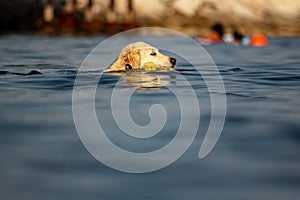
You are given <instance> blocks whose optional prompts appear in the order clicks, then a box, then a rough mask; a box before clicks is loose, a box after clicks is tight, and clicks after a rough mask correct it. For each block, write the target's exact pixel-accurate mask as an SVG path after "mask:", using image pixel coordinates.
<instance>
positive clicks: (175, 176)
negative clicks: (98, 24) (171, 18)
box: [0, 35, 300, 200]
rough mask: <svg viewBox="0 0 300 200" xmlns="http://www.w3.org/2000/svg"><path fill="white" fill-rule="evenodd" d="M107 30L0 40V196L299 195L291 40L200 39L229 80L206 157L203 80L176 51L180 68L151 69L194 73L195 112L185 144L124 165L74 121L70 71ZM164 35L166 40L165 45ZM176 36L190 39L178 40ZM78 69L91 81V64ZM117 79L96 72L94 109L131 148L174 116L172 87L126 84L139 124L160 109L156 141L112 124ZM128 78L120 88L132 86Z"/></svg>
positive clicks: (298, 62)
mask: <svg viewBox="0 0 300 200" xmlns="http://www.w3.org/2000/svg"><path fill="white" fill-rule="evenodd" d="M103 39H105V37H93V38H85V37H82V38H80V37H79V38H64V37H54V38H47V37H33V36H19V35H12V36H2V37H1V38H0V66H1V68H0V92H1V98H0V109H1V114H0V130H1V133H0V134H1V140H0V149H1V151H0V158H1V164H0V188H1V189H0V196H1V199H45V200H47V199H72V200H76V199H222V200H224V199H249V200H253V199H263V200H265V199H272V200H274V199H297V197H298V196H299V195H300V192H299V187H300V168H299V166H300V156H299V150H300V145H299V143H300V136H299V134H300V123H299V121H300V90H299V85H300V70H299V67H300V57H299V46H300V40H299V39H271V40H270V45H269V46H268V47H264V48H250V47H237V46H231V45H216V46H209V47H206V50H207V51H208V52H209V54H210V55H211V56H212V58H213V59H214V61H215V62H216V64H217V66H218V68H219V70H220V72H221V74H222V78H223V80H224V83H225V88H226V94H227V95H226V96H227V116H226V121H225V126H224V129H223V132H222V135H221V137H220V140H219V141H218V143H217V145H216V146H215V148H214V149H213V151H212V152H211V153H210V154H209V155H208V156H207V157H206V158H204V159H202V160H200V159H198V157H197V155H198V151H199V148H200V146H201V143H202V141H203V133H205V130H206V129H207V125H208V122H209V119H210V115H211V113H210V100H209V95H208V91H207V88H206V86H205V83H204V82H203V80H202V78H201V77H200V76H199V75H198V74H197V73H196V71H195V70H193V67H191V66H189V64H188V63H186V62H184V61H183V60H179V62H178V64H177V66H176V69H177V70H178V72H165V73H163V74H158V75H157V74H156V75H157V76H161V77H162V79H163V80H164V81H167V83H168V84H171V85H172V84H173V85H178V88H179V90H180V91H182V92H185V91H186V88H185V87H183V86H180V83H181V80H180V79H179V78H178V77H179V76H178V75H176V73H180V74H182V75H184V76H185V77H186V78H187V79H188V80H189V81H190V83H191V84H192V87H193V88H194V89H195V91H196V94H197V97H198V99H199V105H200V109H201V122H200V128H199V131H198V134H197V137H196V139H195V140H194V142H193V144H192V146H191V147H190V148H189V149H188V151H187V152H185V153H184V154H183V156H182V157H181V158H180V159H179V160H177V161H176V162H175V163H173V164H171V165H170V166H169V167H167V168H164V169H162V170H159V171H156V172H152V173H148V174H127V173H122V172H118V171H116V170H113V169H111V168H109V167H107V166H105V165H103V164H101V163H100V162H98V161H97V160H96V159H95V158H94V157H93V156H92V155H91V154H89V153H88V151H87V150H86V149H85V147H84V146H83V144H82V143H81V141H80V139H79V136H78V134H77V132H76V129H75V125H74V121H73V116H72V89H73V84H74V80H75V78H76V74H77V70H78V67H79V66H80V64H81V62H82V60H83V59H84V58H85V56H86V55H87V54H88V53H89V52H90V51H91V49H92V48H93V47H94V46H96V45H97V44H98V43H99V42H100V41H102V40H103ZM148 39H149V38H148ZM150 39H152V40H155V37H153V38H150ZM170 44H171V43H168V42H166V48H168V45H170ZM172 44H174V41H173V43H172ZM179 46H180V48H186V50H187V51H188V50H189V48H190V47H189V46H188V45H187V44H185V43H181V44H179ZM169 47H170V48H171V46H169ZM108 54H109V52H108ZM191 54H192V56H194V57H197V56H198V55H196V54H195V55H193V52H191ZM199 64H201V61H199ZM86 75H87V77H88V79H94V78H96V77H97V76H98V72H91V71H90V72H86ZM211 76H212V77H213V75H211ZM119 79H120V77H119V76H114V75H111V74H109V75H105V76H103V77H102V79H101V81H100V83H99V85H98V89H97V94H96V97H97V98H96V109H97V111H99V113H97V114H98V118H99V119H100V120H102V125H103V127H104V128H105V129H106V130H109V131H110V132H111V135H109V137H110V139H111V140H112V141H114V142H115V143H117V144H118V145H120V146H121V147H122V148H125V149H128V150H131V151H137V152H147V151H153V150H155V149H157V148H160V147H162V146H164V145H165V144H167V143H168V141H169V140H170V139H171V138H172V137H173V136H174V134H173V133H174V131H176V129H177V128H178V121H179V120H180V118H179V117H178V116H180V115H178V113H179V110H178V102H177V101H176V99H175V100H174V96H172V93H170V92H169V91H168V89H167V88H166V87H147V86H145V87H143V88H142V89H140V90H138V91H137V92H136V93H135V94H134V98H133V100H132V102H131V104H130V105H131V112H132V113H131V114H132V117H133V120H135V121H136V123H138V124H140V125H146V124H147V123H149V117H148V115H147V112H148V108H149V106H150V105H151V104H153V103H162V104H163V105H164V106H165V107H166V111H167V112H168V119H167V122H166V127H164V129H163V132H162V133H159V134H160V135H158V137H157V138H155V139H148V140H146V141H137V140H133V139H128V138H126V137H125V136H124V135H122V134H121V131H120V130H119V129H118V128H116V127H115V123H114V122H113V120H112V114H111V112H110V107H109V104H108V102H109V101H108V100H109V98H110V94H111V91H112V88H113V87H114V85H115V83H116V81H118V80H119ZM124 79H125V77H121V80H123V85H122V87H124V88H125V89H126V88H130V87H133V85H132V84H133V83H132V82H130V81H129V82H126V81H125V80H124ZM83 84H86V85H87V86H88V83H83ZM172 122H173V123H172ZM172 134H173V135H172ZM124 140H125V141H124ZM127 142H128V143H127Z"/></svg>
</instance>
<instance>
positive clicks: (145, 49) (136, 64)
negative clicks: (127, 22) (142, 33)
mask: <svg viewBox="0 0 300 200" xmlns="http://www.w3.org/2000/svg"><path fill="white" fill-rule="evenodd" d="M146 63H154V64H155V65H157V66H161V67H164V68H174V66H175V64H176V59H175V58H172V57H169V56H166V55H163V54H162V53H160V52H159V50H158V49H157V48H155V47H152V46H151V45H149V44H146V43H144V42H136V43H132V44H129V45H128V46H126V47H125V48H124V49H123V50H122V52H121V54H120V56H119V58H118V60H117V61H116V62H115V63H114V64H113V65H112V66H111V67H110V68H109V69H108V70H107V71H122V70H129V69H139V68H143V67H144V66H145V64H146Z"/></svg>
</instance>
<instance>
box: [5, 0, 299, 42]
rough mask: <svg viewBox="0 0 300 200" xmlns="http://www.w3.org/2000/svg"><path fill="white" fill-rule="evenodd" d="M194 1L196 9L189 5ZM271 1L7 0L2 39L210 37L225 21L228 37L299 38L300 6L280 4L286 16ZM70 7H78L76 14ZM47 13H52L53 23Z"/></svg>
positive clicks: (273, 0) (286, 3)
mask: <svg viewBox="0 0 300 200" xmlns="http://www.w3.org/2000/svg"><path fill="white" fill-rule="evenodd" d="M275 1H276V0H271V1H270V2H275ZM76 2H77V3H78V2H81V3H82V2H85V3H86V5H83V6H82V8H79V9H78V6H77V5H75V3H76ZM191 2H193V5H191V7H188V6H187V5H188V3H191ZM266 2H267V1H265V0H254V1H253V2H252V3H251V2H249V1H248V2H247V1H244V0H240V1H235V0H228V1H226V2H220V1H215V0H206V1H204V0H198V1H197V0H195V1H189V0H186V1H182V0H177V1H172V0H171V1H165V0H153V2H152V4H153V5H154V8H152V10H151V8H150V7H151V6H148V7H147V9H148V10H141V9H142V8H143V5H142V3H143V1H134V0H131V1H130V0H129V1H127V0H119V1H113V0H101V1H100V0H77V1H73V0H56V1H48V0H2V1H1V2H0V26H1V27H2V28H1V29H0V35H5V34H12V33H30V34H39V35H48V36H57V35H67V36H77V35H79V36H82V35H101V34H108V35H110V34H116V33H119V32H122V31H125V30H128V29H132V28H139V27H164V28H170V29H173V30H177V31H179V32H182V33H185V34H187V35H193V36H205V35H207V34H208V32H209V29H210V27H211V26H212V25H213V24H215V23H221V24H223V25H224V29H225V33H232V32H233V31H234V30H235V29H242V30H243V31H244V33H245V35H253V34H257V33H262V34H264V35H266V36H269V37H299V36H300V29H299V27H300V20H299V19H300V12H299V7H300V3H296V5H294V6H293V5H289V4H288V3H289V2H290V4H292V2H293V1H286V2H285V7H284V8H285V10H284V9H282V6H281V5H278V6H277V7H279V8H281V9H282V10H281V13H280V10H279V11H276V6H275V5H277V4H274V5H272V4H271V3H270V5H269V4H268V3H266ZM68 3H69V4H70V5H68ZM47 4H52V7H53V11H52V12H53V13H52V15H53V16H51V14H50V16H49V11H47V10H46V9H45V6H46V5H47ZM278 4H280V1H278ZM70 6H73V7H74V8H73V10H72V9H71V7H70ZM97 6H98V7H97ZM155 6H156V7H155ZM159 6H160V7H159ZM272 6H273V7H272ZM280 6H281V7H280ZM64 9H65V10H64ZM67 9H69V10H67ZM75 9H77V10H75ZM97 9H98V11H97V12H98V13H97V12H96V10H97ZM101 9H102V10H101ZM145 9H146V8H145ZM292 11H293V12H292ZM43 12H48V18H49V21H47V20H48V19H47V15H46V18H45V13H43ZM288 12H289V13H288ZM282 13H286V14H285V15H283V14H282ZM291 13H294V14H291ZM295 13H296V14H295ZM46 14H47V13H46ZM86 16H88V18H87V17H86ZM52 18H53V19H52ZM45 20H46V21H45Z"/></svg>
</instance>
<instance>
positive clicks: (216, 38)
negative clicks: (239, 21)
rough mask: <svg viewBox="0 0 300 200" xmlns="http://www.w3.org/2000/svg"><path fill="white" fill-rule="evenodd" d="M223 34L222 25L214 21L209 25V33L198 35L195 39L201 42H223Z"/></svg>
mask: <svg viewBox="0 0 300 200" xmlns="http://www.w3.org/2000/svg"><path fill="white" fill-rule="evenodd" d="M223 35H224V29H223V25H222V24H220V23H216V24H214V25H213V26H212V27H211V30H210V33H209V34H208V35H207V36H206V37H204V38H202V37H198V38H197V41H198V42H200V43H202V44H219V43H223V42H224V41H223Z"/></svg>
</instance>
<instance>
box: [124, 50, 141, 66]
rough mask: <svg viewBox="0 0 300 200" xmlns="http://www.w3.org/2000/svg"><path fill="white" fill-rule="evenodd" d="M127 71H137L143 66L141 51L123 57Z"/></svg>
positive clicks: (128, 53)
mask: <svg viewBox="0 0 300 200" xmlns="http://www.w3.org/2000/svg"><path fill="white" fill-rule="evenodd" d="M123 61H124V67H125V69H137V68H140V65H141V55H140V52H139V51H130V52H127V53H125V54H124V55H123Z"/></svg>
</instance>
